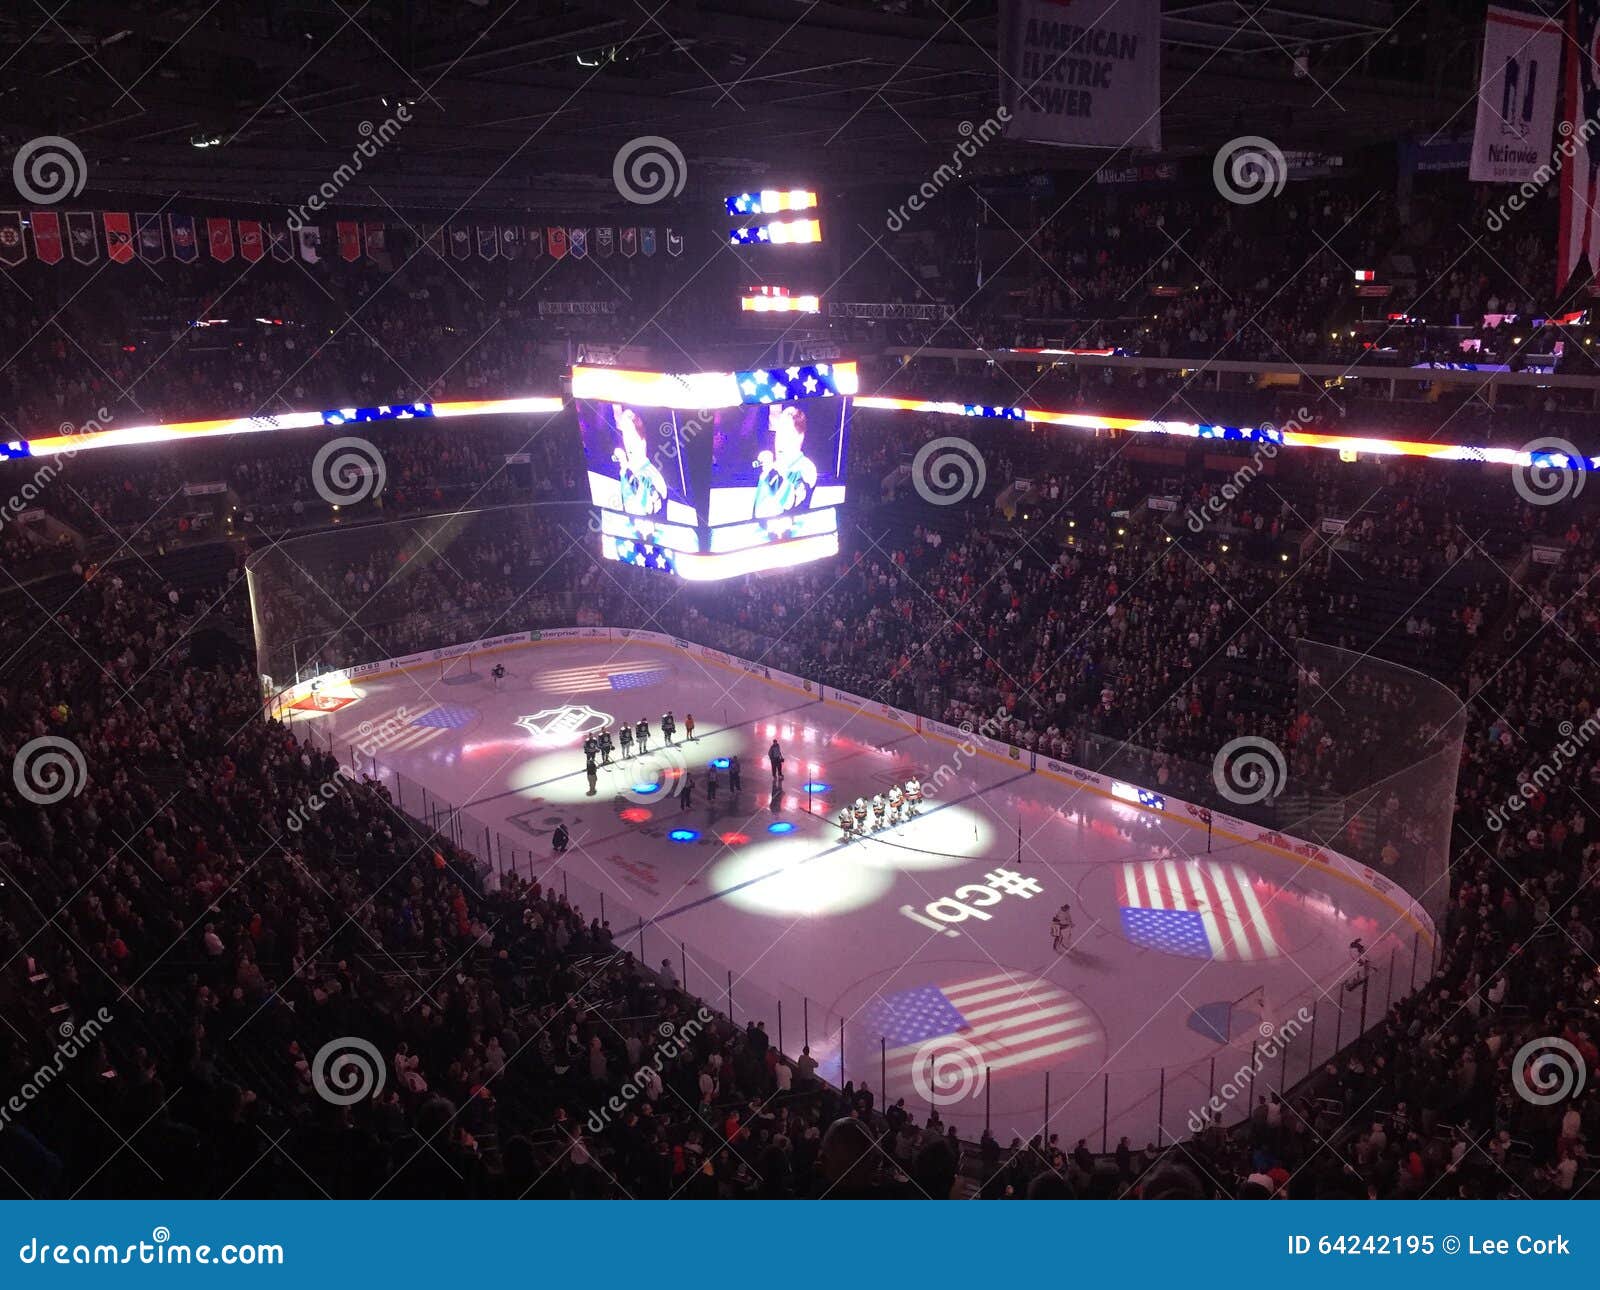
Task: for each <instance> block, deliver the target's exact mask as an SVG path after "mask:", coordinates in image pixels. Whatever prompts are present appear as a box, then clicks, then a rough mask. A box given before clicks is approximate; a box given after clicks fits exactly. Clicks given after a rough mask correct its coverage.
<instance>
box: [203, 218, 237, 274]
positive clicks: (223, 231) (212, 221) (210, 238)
mask: <svg viewBox="0 0 1600 1290" xmlns="http://www.w3.org/2000/svg"><path fill="white" fill-rule="evenodd" d="M206 244H207V246H208V248H209V249H210V251H211V258H212V259H213V260H215V261H216V262H217V263H218V264H226V263H227V262H228V261H229V260H231V259H233V221H232V220H231V219H227V218H223V219H217V218H215V217H214V216H208V217H207V219H206Z"/></svg>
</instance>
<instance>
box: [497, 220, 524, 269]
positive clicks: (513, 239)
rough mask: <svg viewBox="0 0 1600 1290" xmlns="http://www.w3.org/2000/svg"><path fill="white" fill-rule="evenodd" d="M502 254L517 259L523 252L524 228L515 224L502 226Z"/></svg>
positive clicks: (510, 258)
mask: <svg viewBox="0 0 1600 1290" xmlns="http://www.w3.org/2000/svg"><path fill="white" fill-rule="evenodd" d="M500 254H501V255H503V256H504V257H505V258H506V259H508V260H515V259H516V258H517V257H518V256H520V255H521V254H522V230H521V229H520V228H518V227H517V226H516V225H515V224H502V225H501V226H500Z"/></svg>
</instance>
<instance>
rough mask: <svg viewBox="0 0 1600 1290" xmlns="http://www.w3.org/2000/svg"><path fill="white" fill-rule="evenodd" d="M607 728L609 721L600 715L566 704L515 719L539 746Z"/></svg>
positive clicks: (609, 719)
mask: <svg viewBox="0 0 1600 1290" xmlns="http://www.w3.org/2000/svg"><path fill="white" fill-rule="evenodd" d="M610 724H611V718H610V717H608V716H607V715H606V714H605V713H603V712H596V711H595V710H594V709H593V708H591V707H590V706H589V705H588V704H587V703H568V704H564V705H563V706H561V707H559V708H545V709H544V710H543V711H542V712H535V713H531V714H530V715H528V716H526V717H518V718H517V725H519V726H521V727H522V728H523V729H524V730H526V731H527V732H528V733H529V734H530V735H532V736H533V737H534V739H536V740H537V741H538V742H539V743H548V744H556V743H565V742H566V741H567V740H569V739H582V738H583V737H584V736H585V735H592V734H595V733H596V732H598V731H601V730H604V729H605V728H606V727H607V726H609V725H610Z"/></svg>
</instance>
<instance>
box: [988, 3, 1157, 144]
mask: <svg viewBox="0 0 1600 1290" xmlns="http://www.w3.org/2000/svg"><path fill="white" fill-rule="evenodd" d="M1000 104H1001V108H1002V120H1004V122H1005V135H1006V137H1007V138H1008V139H1030V140H1033V141H1034V142H1037V143H1058V144H1067V145H1071V146H1075V147H1089V148H1122V147H1126V146H1128V145H1139V146H1141V147H1146V148H1159V147H1160V146H1161V0H1002V3H1001V6H1000Z"/></svg>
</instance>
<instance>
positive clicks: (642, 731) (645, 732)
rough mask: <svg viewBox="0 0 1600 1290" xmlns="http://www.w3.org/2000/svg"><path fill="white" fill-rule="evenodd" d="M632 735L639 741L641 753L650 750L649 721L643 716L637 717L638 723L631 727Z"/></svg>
mask: <svg viewBox="0 0 1600 1290" xmlns="http://www.w3.org/2000/svg"><path fill="white" fill-rule="evenodd" d="M633 737H634V738H635V739H637V740H638V741H639V751H640V752H641V753H647V752H649V751H650V723H649V722H648V721H646V720H645V719H644V718H643V717H640V718H639V724H638V725H636V726H635V727H634V728H633Z"/></svg>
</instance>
